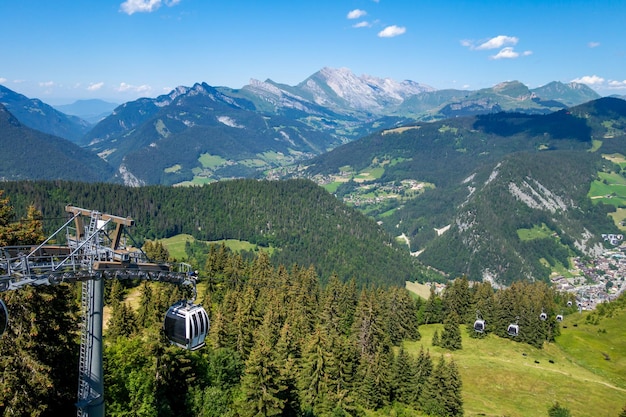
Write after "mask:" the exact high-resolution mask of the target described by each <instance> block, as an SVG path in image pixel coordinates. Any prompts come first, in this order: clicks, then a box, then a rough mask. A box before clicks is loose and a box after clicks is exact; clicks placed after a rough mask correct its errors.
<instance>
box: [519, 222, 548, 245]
mask: <svg viewBox="0 0 626 417" xmlns="http://www.w3.org/2000/svg"><path fill="white" fill-rule="evenodd" d="M553 234H554V231H553V230H551V229H550V228H549V227H548V226H546V225H545V223H542V224H541V226H537V225H536V226H533V228H532V229H517V237H519V239H520V240H522V241H525V240H533V239H542V238H544V237H550V236H552V235H553Z"/></svg>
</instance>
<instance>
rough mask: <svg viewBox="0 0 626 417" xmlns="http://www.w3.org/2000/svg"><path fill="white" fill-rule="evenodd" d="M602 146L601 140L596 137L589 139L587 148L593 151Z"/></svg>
mask: <svg viewBox="0 0 626 417" xmlns="http://www.w3.org/2000/svg"><path fill="white" fill-rule="evenodd" d="M601 147H602V141H601V140H598V139H592V140H591V148H590V149H589V152H595V151H597V150H598V149H600V148H601Z"/></svg>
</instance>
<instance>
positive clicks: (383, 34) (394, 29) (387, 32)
mask: <svg viewBox="0 0 626 417" xmlns="http://www.w3.org/2000/svg"><path fill="white" fill-rule="evenodd" d="M405 32H406V28H405V27H403V26H396V25H391V26H387V27H386V28H384V29H383V30H381V31H380V32H378V37H379V38H393V37H395V36H400V35H403V34H404V33H405Z"/></svg>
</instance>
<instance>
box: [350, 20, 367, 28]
mask: <svg viewBox="0 0 626 417" xmlns="http://www.w3.org/2000/svg"><path fill="white" fill-rule="evenodd" d="M371 26H372V24H371V23H370V22H368V21H365V20H364V21H362V22H359V23H355V24H354V25H352V27H353V28H369V27H371Z"/></svg>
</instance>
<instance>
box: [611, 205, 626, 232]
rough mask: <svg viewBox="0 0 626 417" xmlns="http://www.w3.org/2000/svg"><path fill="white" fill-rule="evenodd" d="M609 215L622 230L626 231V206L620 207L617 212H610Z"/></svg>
mask: <svg viewBox="0 0 626 417" xmlns="http://www.w3.org/2000/svg"><path fill="white" fill-rule="evenodd" d="M609 216H611V218H613V222H614V223H615V225H616V226H617V227H618V229H620V230H622V231H626V208H623V207H618V208H617V209H615V212H613V213H609Z"/></svg>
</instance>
